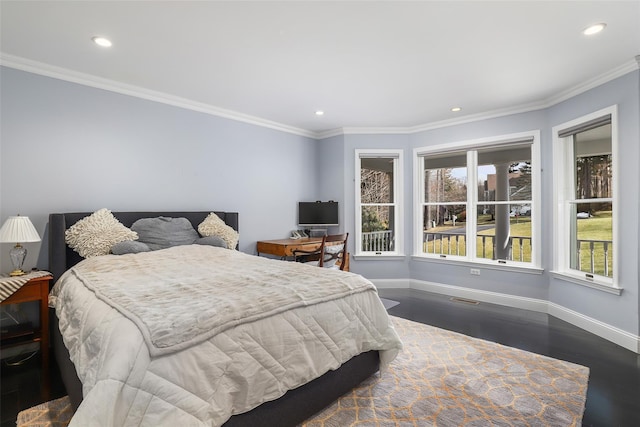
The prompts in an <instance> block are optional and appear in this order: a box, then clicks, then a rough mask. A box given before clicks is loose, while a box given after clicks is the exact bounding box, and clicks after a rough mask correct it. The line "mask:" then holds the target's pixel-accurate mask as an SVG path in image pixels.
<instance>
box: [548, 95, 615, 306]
mask: <svg viewBox="0 0 640 427" xmlns="http://www.w3.org/2000/svg"><path fill="white" fill-rule="evenodd" d="M607 115H611V162H612V167H611V169H612V174H613V176H612V185H613V200H612V205H613V215H612V218H611V219H612V221H613V224H612V229H613V244H612V246H613V257H612V265H613V277H612V278H608V277H604V276H599V275H593V276H592V277H589V275H588V274H586V273H584V272H580V271H578V270H574V269H571V268H570V259H569V257H570V240H569V236H570V233H569V231H570V218H569V213H568V211H567V202H566V200H569V199H574V198H575V196H573V195H572V196H571V197H569V193H570V192H571V191H572V188H573V171H574V168H575V165H574V155H573V150H572V144H569V142H572V141H573V137H572V136H568V137H565V138H562V137H560V136H559V134H560V133H561V132H562V131H564V130H565V129H570V128H573V127H576V126H580V125H582V124H584V123H587V122H589V121H592V120H596V119H598V118H600V117H604V116H607ZM552 135H553V147H554V150H553V165H554V167H553V175H554V191H553V200H554V209H553V224H554V226H555V230H554V233H553V234H554V251H553V270H552V274H553V275H554V276H555V277H557V278H561V279H564V280H567V281H570V282H572V283H577V284H579V285H583V286H587V287H590V288H594V289H598V290H602V291H605V292H609V293H613V294H617V295H620V293H621V292H622V288H621V287H620V285H619V281H618V270H619V267H620V264H619V262H618V261H619V259H618V258H619V252H620V251H619V248H620V239H619V234H618V233H619V232H618V224H619V223H620V221H619V215H620V208H619V200H620V197H619V195H620V193H619V191H620V190H619V187H620V186H619V184H618V182H619V180H618V177H619V176H620V171H619V167H620V166H619V163H620V162H619V161H618V159H619V157H618V154H619V143H618V108H617V106H616V105H613V106H610V107H606V108H603V109H601V110H598V111H596V112H593V113H591V114H587V115H585V116H582V117H578V118H576V119H574V120H571V121H569V122H565V123H562V124H559V125H557V126H554V127H553V128H552ZM569 146H571V147H569ZM594 200H596V199H594ZM596 201H597V200H596Z"/></svg>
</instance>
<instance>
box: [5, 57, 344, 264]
mask: <svg viewBox="0 0 640 427" xmlns="http://www.w3.org/2000/svg"><path fill="white" fill-rule="evenodd" d="M0 71H1V73H0V90H1V94H2V99H1V104H0V108H1V113H2V114H1V134H0V138H1V139H0V141H1V146H0V185H1V187H0V188H1V192H0V220H2V221H4V220H5V219H6V218H7V217H8V216H10V215H15V214H17V213H20V214H22V215H28V216H29V217H30V218H31V219H32V221H33V223H34V225H35V226H36V228H37V229H38V232H39V233H40V235H41V236H42V237H43V238H45V239H46V233H45V227H46V224H47V221H48V214H49V213H51V212H69V211H93V210H96V209H99V208H103V207H105V208H108V209H111V210H114V211H117V210H120V211H122V210H209V209H217V210H228V211H237V212H239V214H240V250H242V251H244V252H249V253H255V242H256V241H257V240H262V239H274V238H284V237H287V236H288V235H289V232H290V230H291V229H293V228H296V222H297V218H296V216H297V213H296V211H297V202H298V201H299V200H304V199H309V198H311V199H315V198H316V197H317V176H318V166H317V164H316V162H315V161H314V159H315V157H316V155H317V146H318V144H319V142H318V141H315V140H313V139H310V138H305V137H301V136H296V135H292V134H289V133H284V132H280V131H276V130H271V129H267V128H264V127H259V126H254V125H250V124H246V123H241V122H237V121H234V120H228V119H223V118H219V117H214V116H211V115H207V114H204V113H198V112H194V111H190V110H185V109H181V108H177V107H172V106H169V105H165V104H160V103H156V102H151V101H146V100H143V99H139V98H135V97H130V96H126V95H120V94H116V93H112V92H108V91H104V90H100V89H94V88H90V87H86V86H82V85H78V84H74V83H69V82H65V81H61V80H57V79H52V78H48V77H43V76H39V75H35V74H31V73H26V72H23V71H18V70H14V69H11V68H6V67H3V68H1V69H0ZM336 198H337V196H336ZM11 246H12V245H9V244H2V245H1V247H0V249H1V257H0V258H1V261H2V265H1V266H2V271H8V270H9V268H10V262H9V260H8V252H9V249H10V248H11ZM26 247H27V249H28V250H29V255H28V258H27V261H26V262H25V266H28V267H32V266H34V265H35V264H36V259H37V266H38V267H39V268H47V266H48V262H47V241H46V240H45V241H43V242H42V243H30V244H27V245H26Z"/></svg>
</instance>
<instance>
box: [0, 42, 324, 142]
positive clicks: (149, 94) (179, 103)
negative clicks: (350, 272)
mask: <svg viewBox="0 0 640 427" xmlns="http://www.w3.org/2000/svg"><path fill="white" fill-rule="evenodd" d="M0 65H2V66H5V67H9V68H15V69H17V70H22V71H27V72H29V73H34V74H39V75H42V76H46V77H52V78H54V79H58V80H64V81H68V82H71V83H77V84H80V85H84V86H89V87H94V88H97V89H103V90H107V91H110V92H116V93H120V94H123V95H129V96H133V97H136V98H141V99H146V100H149V101H155V102H159V103H162V104H167V105H172V106H174V107H180V108H184V109H187V110H192V111H197V112H200V113H205V114H209V115H212V116H217V117H223V118H226V119H231V120H235V121H239V122H243V123H248V124H252V125H256V126H261V127H265V128H269V129H274V130H278V131H282V132H286V133H292V134H294V135H300V136H304V137H307V138H314V139H317V135H316V132H313V131H309V130H306V129H300V128H296V127H293V126H288V125H285V124H282V123H277V122H273V121H270V120H266V119H262V118H260V117H255V116H251V115H248V114H243V113H239V112H237V111H233V110H227V109H224V108H219V107H215V106H212V105H209V104H205V103H202V102H196V101H192V100H190V99H186V98H181V97H179V96H174V95H169V94H167V93H163V92H158V91H154V90H150V89H145V88H143V87H140V86H134V85H129V84H125V83H121V82H118V81H115V80H110V79H105V78H102V77H97V76H93V75H91V74H85V73H80V72H78V71H73V70H69V69H67V68H62V67H57V66H54V65H49V64H45V63H42V62H38V61H33V60H30V59H26V58H21V57H19V56H14V55H9V54H6V53H4V52H0Z"/></svg>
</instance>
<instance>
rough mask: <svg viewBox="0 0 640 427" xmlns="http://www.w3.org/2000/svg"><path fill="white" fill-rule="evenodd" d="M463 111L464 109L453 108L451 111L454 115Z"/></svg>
mask: <svg viewBox="0 0 640 427" xmlns="http://www.w3.org/2000/svg"><path fill="white" fill-rule="evenodd" d="M461 110H462V108H460V107H453V108H452V109H451V111H453V112H454V113H457V112H458V111H461Z"/></svg>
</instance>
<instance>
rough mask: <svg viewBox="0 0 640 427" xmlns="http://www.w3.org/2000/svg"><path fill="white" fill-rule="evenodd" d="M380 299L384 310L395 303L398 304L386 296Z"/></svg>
mask: <svg viewBox="0 0 640 427" xmlns="http://www.w3.org/2000/svg"><path fill="white" fill-rule="evenodd" d="M380 301H382V305H384V308H385V310H389V309H390V308H393V307H395V306H396V305H398V304H400V303H399V302H398V301H394V300H391V299H386V298H380Z"/></svg>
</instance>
